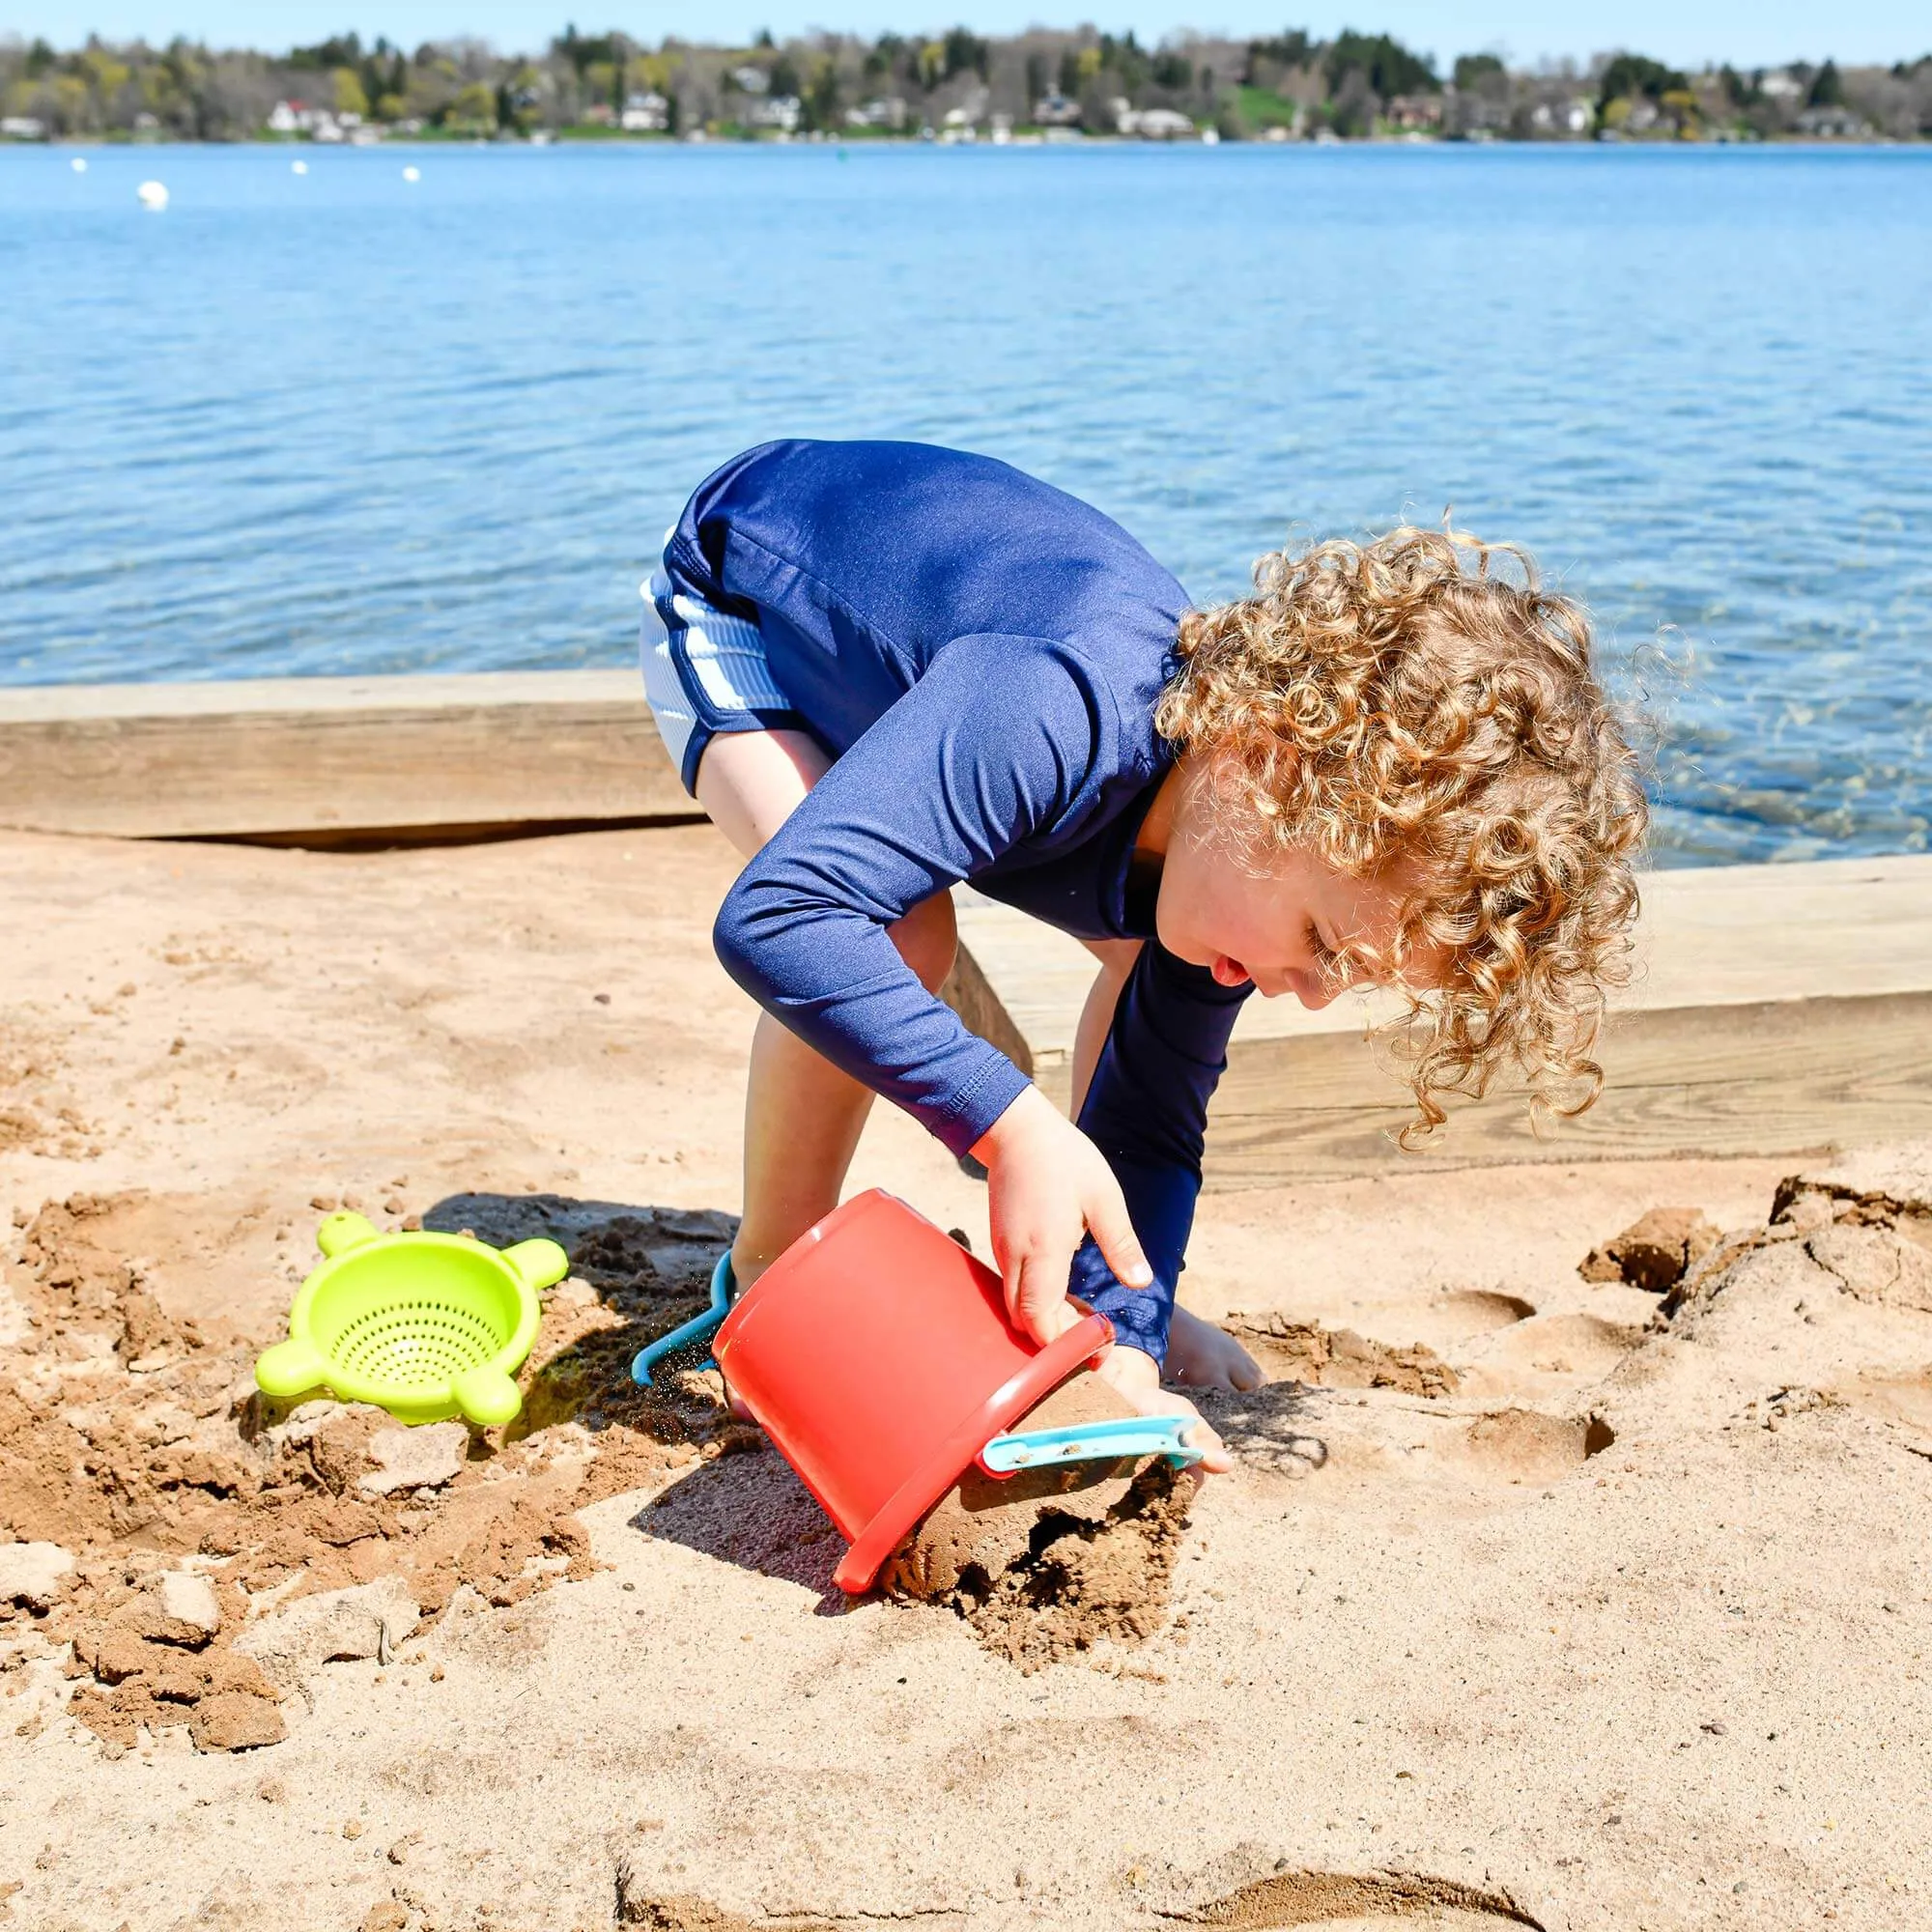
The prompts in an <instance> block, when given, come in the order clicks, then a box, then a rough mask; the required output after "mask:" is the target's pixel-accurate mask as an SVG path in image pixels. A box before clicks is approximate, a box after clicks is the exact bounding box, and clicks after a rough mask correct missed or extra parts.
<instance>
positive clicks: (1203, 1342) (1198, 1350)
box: [1167, 1308, 1267, 1389]
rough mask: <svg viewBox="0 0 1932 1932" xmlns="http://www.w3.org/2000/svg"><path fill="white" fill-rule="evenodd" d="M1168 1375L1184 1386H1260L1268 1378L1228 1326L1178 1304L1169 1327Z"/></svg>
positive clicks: (1172, 1380)
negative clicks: (1191, 1311) (1220, 1325)
mask: <svg viewBox="0 0 1932 1932" xmlns="http://www.w3.org/2000/svg"><path fill="white" fill-rule="evenodd" d="M1167 1379H1168V1380H1169V1381H1171V1382H1179V1383H1180V1384H1181V1385H1182V1386H1183V1387H1185V1388H1208V1389H1258V1388H1260V1387H1261V1385H1262V1383H1263V1382H1264V1381H1265V1380H1266V1379H1267V1378H1266V1377H1265V1376H1264V1375H1263V1374H1262V1372H1261V1365H1260V1364H1259V1363H1258V1362H1257V1361H1256V1360H1255V1358H1254V1357H1253V1356H1252V1355H1251V1354H1249V1353H1248V1351H1247V1350H1245V1349H1244V1348H1242V1347H1241V1345H1240V1344H1239V1343H1238V1342H1237V1341H1236V1340H1235V1338H1234V1337H1233V1336H1232V1335H1231V1334H1229V1333H1228V1331H1227V1330H1226V1329H1225V1328H1217V1327H1215V1325H1214V1324H1213V1322H1211V1321H1202V1319H1201V1318H1200V1316H1198V1315H1190V1314H1188V1312H1187V1311H1186V1309H1184V1308H1177V1309H1176V1310H1175V1311H1174V1323H1173V1326H1172V1327H1170V1328H1169V1329H1168V1331H1167Z"/></svg>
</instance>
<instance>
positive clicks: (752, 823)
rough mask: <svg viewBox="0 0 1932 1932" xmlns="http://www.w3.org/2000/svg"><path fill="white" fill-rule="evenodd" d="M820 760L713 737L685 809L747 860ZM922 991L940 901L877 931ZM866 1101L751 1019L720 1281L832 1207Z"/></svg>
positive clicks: (938, 948) (934, 959) (946, 922)
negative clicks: (739, 1204)
mask: <svg viewBox="0 0 1932 1932" xmlns="http://www.w3.org/2000/svg"><path fill="white" fill-rule="evenodd" d="M829 763H830V760H829V759H828V758H827V757H826V755H825V753H824V752H823V751H821V750H820V749H819V747H818V745H817V744H816V743H815V742H814V741H813V740H812V739H811V738H810V737H809V736H808V735H806V734H805V733H804V732H802V731H741V732H732V733H726V734H725V735H724V736H721V737H717V738H714V739H713V740H712V741H711V743H710V744H709V745H707V746H706V747H705V750H704V755H703V757H702V758H701V759H700V760H699V763H698V767H697V801H698V803H699V804H700V805H701V806H703V808H704V810H705V811H706V812H707V813H708V814H709V815H710V817H711V819H712V821H713V823H715V824H716V825H717V826H718V828H719V829H720V830H721V831H722V832H723V833H724V834H725V837H726V838H729V839H730V840H731V842H732V844H733V845H735V846H736V847H737V848H738V851H739V852H740V854H741V855H742V856H743V857H745V858H746V859H750V858H751V857H752V856H753V854H754V853H756V852H757V850H758V848H759V847H760V846H762V845H763V844H764V842H765V841H766V839H768V838H771V836H772V834H773V833H775V832H776V831H777V830H778V829H779V827H780V826H781V825H782V824H783V823H784V821H785V820H786V819H787V818H788V817H789V816H790V815H791V813H792V811H793V810H794V809H795V808H796V807H797V805H798V803H799V801H800V800H801V799H803V798H804V796H805V795H806V793H807V792H808V791H810V789H811V787H812V786H813V785H814V784H815V783H816V782H817V781H818V780H819V779H820V777H822V776H823V774H824V773H825V771H826V769H827V767H828V765H829ZM888 930H889V932H890V933H891V935H892V939H893V943H894V945H895V946H896V947H897V948H898V950H899V953H900V955H901V957H903V958H904V959H905V961H906V963H907V964H908V965H909V966H911V968H912V969H913V971H914V972H915V973H917V974H918V975H919V977H920V980H921V981H922V982H923V984H924V985H925V986H926V987H927V988H929V989H931V988H937V987H938V986H939V985H940V983H941V982H942V981H943V980H945V978H946V976H947V974H948V973H950V972H951V971H952V954H953V950H954V947H955V944H956V936H955V933H954V929H953V923H952V898H951V896H950V895H947V894H944V893H942V894H939V895H936V896H935V897H933V898H930V899H927V900H926V901H925V902H924V903H923V905H919V906H915V907H914V908H913V910H912V911H911V912H909V913H908V914H907V915H906V916H905V918H904V919H902V920H900V921H899V922H898V923H896V924H895V925H893V926H890V927H889V928H888ZM871 1103H872V1094H871V1090H870V1089H869V1088H867V1087H865V1086H862V1085H861V1084H860V1083H859V1082H858V1081H856V1080H854V1079H853V1078H852V1077H851V1076H850V1075H849V1074H846V1073H843V1072H841V1071H840V1070H839V1069H838V1067H836V1066H834V1065H832V1063H831V1062H830V1061H828V1060H825V1059H822V1058H821V1057H820V1056H819V1055H818V1054H816V1053H814V1052H813V1051H812V1049H811V1048H810V1047H809V1046H807V1045H806V1044H805V1042H804V1041H803V1040H802V1039H800V1038H799V1037H798V1036H797V1035H796V1034H793V1033H791V1032H790V1031H788V1030H787V1029H786V1028H785V1027H784V1026H782V1025H781V1024H780V1022H779V1021H777V1020H775V1019H774V1018H773V1017H772V1016H771V1015H770V1014H769V1013H763V1014H760V1015H759V1018H758V1025H757V1031H756V1033H755V1034H754V1036H753V1041H752V1066H751V1077H750V1080H749V1082H748V1083H747V1088H746V1094H745V1194H744V1207H745V1211H744V1218H743V1220H742V1221H741V1222H740V1223H739V1227H738V1236H737V1239H736V1240H735V1241H734V1242H733V1243H732V1246H731V1271H732V1273H733V1274H734V1275H736V1277H737V1279H738V1285H739V1287H740V1288H741V1289H743V1288H749V1287H750V1286H751V1285H752V1283H753V1282H754V1281H756V1280H757V1278H758V1277H759V1275H761V1274H762V1273H763V1272H764V1271H765V1269H766V1268H767V1267H769V1266H770V1265H771V1264H772V1263H773V1262H774V1261H775V1260H776V1259H777V1258H778V1257H779V1256H780V1255H781V1254H782V1253H783V1252H784V1250H785V1249H786V1248H788V1247H789V1246H790V1245H791V1244H792V1242H793V1241H795V1240H796V1239H797V1238H798V1237H799V1236H800V1235H802V1234H804V1232H805V1231H806V1229H808V1228H809V1227H810V1226H811V1224H812V1223H813V1222H814V1221H817V1220H820V1219H822V1218H823V1217H824V1216H825V1215H827V1214H829V1213H830V1212H831V1211H832V1210H833V1208H836V1207H837V1206H838V1191H839V1189H840V1187H841V1186H843V1184H844V1180H845V1171H846V1169H847V1168H848V1167H850V1165H851V1163H852V1155H853V1152H854V1151H855V1150H856V1149H857V1147H858V1145H859V1135H860V1133H861V1132H862V1131H863V1129H864V1127H865V1124H866V1115H867V1110H868V1109H869V1108H870V1106H871Z"/></svg>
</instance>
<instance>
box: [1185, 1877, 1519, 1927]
mask: <svg viewBox="0 0 1932 1932" xmlns="http://www.w3.org/2000/svg"><path fill="white" fill-rule="evenodd" d="M1189 1917H1190V1918H1192V1919H1193V1922H1194V1923H1196V1924H1198V1925H1231V1926H1237V1927H1240V1928H1242V1932H1263V1928H1268V1932H1273V1928H1275V1927H1277V1926H1291V1925H1307V1926H1319V1925H1334V1926H1342V1925H1358V1924H1366V1923H1371V1922H1373V1921H1374V1920H1376V1919H1381V1918H1406V1919H1410V1920H1412V1921H1413V1920H1421V1921H1422V1922H1423V1923H1425V1924H1428V1925H1435V1926H1440V1927H1442V1928H1443V1932H1448V1928H1450V1927H1460V1926H1464V1925H1466V1926H1469V1927H1471V1928H1472V1932H1473V1928H1475V1927H1478V1926H1482V1925H1498V1924H1505V1925H1530V1926H1535V1925H1536V1924H1537V1922H1538V1921H1537V1920H1536V1919H1534V1918H1531V1917H1530V1916H1529V1915H1528V1913H1526V1912H1524V1911H1522V1910H1521V1908H1520V1907H1519V1906H1518V1905H1517V1904H1516V1902H1515V1901H1514V1900H1513V1899H1511V1898H1509V1897H1508V1896H1507V1895H1506V1894H1504V1893H1500V1892H1492V1891H1478V1890H1477V1889H1475V1888H1474V1887H1473V1886H1467V1885H1461V1884H1458V1883H1457V1881H1456V1880H1454V1879H1447V1878H1434V1877H1431V1876H1429V1875H1427V1874H1425V1873H1421V1872H1325V1871H1297V1872H1277V1873H1276V1874H1275V1875H1274V1876H1273V1877H1272V1878H1264V1879H1260V1880H1257V1881H1256V1883H1255V1884H1253V1885H1244V1886H1243V1887H1242V1888H1241V1889H1240V1890H1238V1891H1236V1892H1232V1893H1230V1894H1229V1896H1228V1897H1226V1898H1221V1899H1216V1900H1215V1902H1214V1903H1213V1904H1212V1905H1208V1906H1204V1907H1203V1908H1202V1909H1201V1910H1200V1911H1199V1912H1198V1913H1193V1914H1190V1915H1189Z"/></svg>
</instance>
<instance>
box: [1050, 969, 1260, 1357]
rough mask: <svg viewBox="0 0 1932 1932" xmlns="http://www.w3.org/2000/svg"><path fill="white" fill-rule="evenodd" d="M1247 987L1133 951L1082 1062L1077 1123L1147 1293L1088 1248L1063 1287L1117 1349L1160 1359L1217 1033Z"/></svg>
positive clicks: (1222, 1065)
mask: <svg viewBox="0 0 1932 1932" xmlns="http://www.w3.org/2000/svg"><path fill="white" fill-rule="evenodd" d="M1253 991H1254V987H1253V986H1252V985H1250V984H1243V985H1239V986H1223V985H1221V984H1219V983H1218V982H1217V981H1216V980H1215V979H1214V976H1213V974H1212V973H1210V972H1209V971H1208V969H1207V968H1206V967H1203V966H1190V965H1189V964H1188V963H1187V962H1186V961H1185V960H1182V959H1178V958H1176V957H1175V955H1174V954H1173V953H1172V952H1168V951H1166V949H1165V948H1163V947H1162V946H1161V944H1160V942H1159V941H1158V940H1150V941H1149V942H1148V943H1147V944H1146V945H1145V946H1143V947H1142V948H1141V952H1140V957H1139V958H1138V959H1137V960H1136V961H1135V962H1134V970H1133V972H1132V974H1131V975H1130V976H1129V978H1128V980H1127V983H1126V985H1125V986H1124V987H1123V988H1122V992H1121V999H1120V1004H1119V1006H1118V1007H1117V1008H1116V1009H1115V1011H1114V1023H1113V1025H1112V1027H1111V1028H1110V1029H1109V1030H1108V1033H1107V1039H1106V1043H1105V1045H1104V1046H1102V1048H1101V1049H1100V1057H1099V1059H1098V1061H1097V1062H1096V1063H1095V1065H1094V1078H1093V1081H1092V1083H1091V1084H1090V1086H1089V1087H1088V1090H1087V1099H1086V1103H1085V1104H1084V1105H1083V1106H1082V1108H1081V1110H1080V1126H1081V1128H1082V1130H1083V1131H1084V1132H1085V1133H1086V1134H1087V1135H1088V1136H1089V1137H1090V1138H1091V1139H1092V1141H1093V1143H1094V1146H1095V1147H1097V1148H1098V1149H1099V1151H1100V1152H1101V1153H1102V1154H1103V1155H1104V1156H1105V1157H1106V1160H1107V1164H1108V1165H1109V1166H1110V1167H1111V1168H1112V1169H1113V1172H1114V1175H1115V1177H1116V1179H1119V1181H1120V1183H1121V1186H1122V1191H1123V1193H1124V1195H1125V1198H1126V1201H1127V1203H1128V1207H1129V1208H1130V1210H1131V1212H1132V1215H1133V1222H1134V1229H1135V1232H1136V1233H1137V1234H1138V1235H1139V1236H1140V1240H1141V1245H1142V1247H1143V1248H1144V1250H1145V1251H1146V1253H1147V1256H1148V1260H1149V1261H1150V1263H1151V1264H1152V1267H1153V1275H1154V1286H1153V1289H1152V1291H1151V1292H1140V1291H1137V1290H1135V1289H1133V1288H1132V1287H1122V1284H1121V1283H1120V1282H1119V1281H1118V1280H1117V1279H1116V1278H1115V1275H1114V1273H1113V1271H1112V1270H1111V1269H1110V1268H1109V1267H1108V1265H1107V1258H1106V1255H1105V1253H1104V1252H1103V1251H1102V1250H1101V1249H1099V1248H1096V1247H1095V1246H1094V1244H1093V1243H1092V1242H1089V1243H1087V1244H1086V1246H1084V1247H1083V1248H1082V1249H1081V1251H1080V1253H1079V1254H1078V1256H1076V1257H1075V1260H1074V1264H1073V1292H1074V1293H1076V1294H1077V1295H1079V1296H1080V1298H1081V1299H1082V1300H1083V1301H1085V1302H1087V1303H1089V1304H1090V1305H1091V1306H1093V1307H1094V1308H1097V1309H1098V1310H1099V1311H1100V1312H1101V1313H1102V1314H1104V1315H1105V1316H1106V1317H1107V1318H1108V1320H1109V1321H1112V1322H1113V1324H1114V1330H1115V1333H1116V1334H1117V1335H1118V1336H1119V1338H1120V1340H1121V1342H1122V1344H1123V1345H1124V1346H1125V1347H1127V1348H1130V1349H1139V1350H1143V1351H1144V1352H1145V1353H1147V1354H1149V1355H1151V1357H1152V1358H1153V1359H1154V1361H1156V1362H1159V1361H1161V1360H1163V1359H1164V1358H1165V1356H1166V1353H1167V1331H1168V1324H1169V1323H1170V1321H1172V1320H1173V1318H1174V1297H1175V1290H1176V1288H1177V1286H1178V1284H1179V1278H1180V1271H1181V1267H1182V1265H1183V1256H1184V1254H1185V1252H1186V1248H1187V1237H1188V1236H1189V1234H1190V1233H1191V1232H1192V1230H1193V1226H1194V1205H1195V1201H1196V1198H1197V1197H1198V1196H1199V1194H1200V1192H1201V1153H1202V1147H1203V1144H1204V1142H1205V1140H1206V1137H1207V1130H1208V1101H1209V1100H1210V1099H1211V1098H1212V1097H1213V1094H1214V1088H1215V1085H1216V1083H1217V1082H1218V1081H1219V1080H1220V1077H1221V1075H1222V1073H1223V1071H1225V1069H1226V1067H1227V1065H1228V1038H1229V1036H1230V1035H1231V1034H1232V1033H1233V1032H1234V1028H1235V1021H1236V1018H1237V1017H1238V1016H1239V1014H1240V1010H1241V1007H1242V1005H1243V1003H1244V1002H1245V1001H1246V1000H1247V998H1248V996H1249V995H1250V994H1251V993H1252V992H1253Z"/></svg>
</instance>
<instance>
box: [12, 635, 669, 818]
mask: <svg viewBox="0 0 1932 1932" xmlns="http://www.w3.org/2000/svg"><path fill="white" fill-rule="evenodd" d="M695 810H696V808H695V807H694V805H693V803H692V801H691V799H690V798H689V797H688V796H687V795H686V793H685V791H684V789H683V787H682V786H681V785H680V784H679V783H678V781H677V775H676V773H675V772H674V771H672V769H671V766H670V761H669V759H668V757H667V756H666V754H665V750H664V746H663V744H662V742H661V740H660V739H659V737H658V734H657V727H656V725H654V724H653V722H652V719H651V715H650V711H649V708H648V707H647V706H646V705H645V703H644V699H643V691H642V687H641V685H640V683H639V679H638V678H637V676H636V675H635V674H634V673H632V672H628V671H559V672H491V673H479V674H475V675H463V676H447V677H381V678H277V679H269V680H262V681H256V682H238V683H206V684H175V685H91V686H51V687H43V688H35V689H27V690H13V691H5V692H0V826H7V827H10V828H14V829H18V830H22V831H34V832H70V833H90V834H100V835H109V836H114V837H121V838H235V837H259V836H265V835H268V836H276V835H279V836H284V837H287V836H292V835H293V836H300V835H306V834H316V835H321V836H323V837H326V838H327V837H337V836H343V835H350V834H360V835H365V836H366V835H369V834H371V833H376V832H380V831H384V830H395V831H399V832H407V831H410V830H412V829H414V828H421V829H425V830H427V829H431V828H434V829H436V830H437V831H438V832H439V833H440V834H442V835H443V836H450V835H451V834H454V833H460V832H461V830H462V829H463V828H465V827H471V826H474V827H479V828H482V827H490V828H501V827H503V826H506V825H518V824H521V825H529V824H570V823H575V824H597V823H611V822H629V823H637V822H639V821H649V820H653V819H672V818H685V817H689V816H691V815H692V813H693V812H694V811H695Z"/></svg>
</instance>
